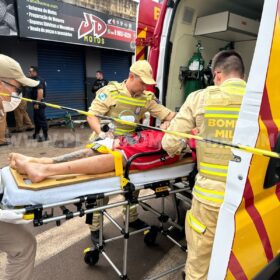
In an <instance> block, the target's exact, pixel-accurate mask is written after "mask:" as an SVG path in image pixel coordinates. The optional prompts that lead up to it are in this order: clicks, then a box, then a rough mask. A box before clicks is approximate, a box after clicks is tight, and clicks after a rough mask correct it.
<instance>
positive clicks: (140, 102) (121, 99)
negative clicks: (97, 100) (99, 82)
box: [112, 95, 147, 107]
mask: <svg viewBox="0 0 280 280" xmlns="http://www.w3.org/2000/svg"><path fill="white" fill-rule="evenodd" d="M112 98H114V99H117V100H118V101H119V102H120V103H124V104H129V105H135V106H139V107H144V106H145V105H146V103H147V100H137V99H134V98H130V97H124V96H120V95H117V96H112Z"/></svg>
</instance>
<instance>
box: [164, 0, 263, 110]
mask: <svg viewBox="0 0 280 280" xmlns="http://www.w3.org/2000/svg"><path fill="white" fill-rule="evenodd" d="M263 5H264V0H246V1H244V0H235V1H229V0H208V1H204V0H181V1H179V2H178V1H177V4H175V7H174V8H173V10H174V12H173V15H172V17H171V21H172V20H173V23H172V28H171V29H169V31H168V35H167V38H168V40H167V41H168V43H167V46H166V48H165V50H166V53H165V58H164V61H165V65H169V68H168V67H165V70H164V73H163V81H165V84H163V89H162V93H163V100H162V101H163V104H165V105H166V106H167V107H168V108H170V109H172V110H178V109H179V108H180V107H181V105H182V104H183V102H184V100H185V98H186V91H188V90H189V88H186V83H187V82H188V80H187V79H185V78H186V77H182V73H183V74H184V72H182V71H180V69H181V70H182V69H183V70H185V69H186V67H187V66H188V63H189V61H190V59H191V58H192V57H193V54H194V53H195V52H196V50H197V48H196V45H197V44H198V42H200V44H201V46H202V48H203V49H202V50H201V54H202V58H203V60H204V69H206V68H207V65H208V64H209V62H210V60H211V58H212V57H213V56H214V55H215V53H217V52H218V51H219V50H220V49H223V48H225V47H226V46H229V43H231V42H233V44H232V45H233V46H234V49H235V50H236V51H238V52H239V53H240V54H241V56H242V58H243V60H244V64H245V79H247V78H248V75H249V71H250V66H251V62H252V58H253V54H254V49H255V45H256V39H257V35H258V29H259V23H260V19H261V15H262V9H263ZM166 62H167V63H166ZM209 69H210V68H208V70H209ZM180 76H181V78H180Z"/></svg>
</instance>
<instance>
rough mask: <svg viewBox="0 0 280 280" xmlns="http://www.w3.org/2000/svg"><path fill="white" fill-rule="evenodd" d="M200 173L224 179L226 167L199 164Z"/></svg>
mask: <svg viewBox="0 0 280 280" xmlns="http://www.w3.org/2000/svg"><path fill="white" fill-rule="evenodd" d="M199 165H200V170H199V171H200V172H202V173H205V174H210V175H216V176H220V177H226V176H227V171H228V166H227V165H217V164H210V163H205V162H200V164H199Z"/></svg>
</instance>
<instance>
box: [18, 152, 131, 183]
mask: <svg viewBox="0 0 280 280" xmlns="http://www.w3.org/2000/svg"><path fill="white" fill-rule="evenodd" d="M123 164H124V165H125V164H126V161H125V159H124V157H123ZM15 165H16V169H17V170H20V171H21V173H24V174H26V175H27V176H28V178H29V179H30V180H31V181H32V182H33V183H37V182H40V181H42V180H44V179H45V178H47V177H49V176H54V175H63V174H87V175H94V174H102V173H105V172H109V171H113V170H115V164H114V157H113V155H112V154H102V155H97V156H94V157H88V158H83V159H77V160H75V161H71V162H62V163H56V164H40V163H33V162H26V161H24V160H20V159H19V160H16V164H15Z"/></svg>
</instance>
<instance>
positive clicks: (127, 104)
mask: <svg viewBox="0 0 280 280" xmlns="http://www.w3.org/2000/svg"><path fill="white" fill-rule="evenodd" d="M108 86H111V88H112V90H111V91H110V93H111V94H110V95H111V98H113V99H114V100H115V101H116V106H114V107H112V108H111V109H110V110H109V112H108V113H107V114H106V115H107V116H109V117H113V118H120V119H123V120H127V121H132V122H135V123H139V122H140V120H141V119H142V118H143V115H144V113H145V112H146V111H147V110H146V108H147V105H148V102H150V101H151V100H153V99H154V94H153V93H152V92H149V91H144V94H143V95H141V96H138V97H137V98H134V97H129V96H127V93H126V90H125V89H124V88H123V84H120V83H117V82H110V83H109V84H108ZM134 130H135V127H133V126H129V125H123V124H120V123H117V122H115V132H114V133H115V135H125V134H127V133H130V132H133V131H134Z"/></svg>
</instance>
